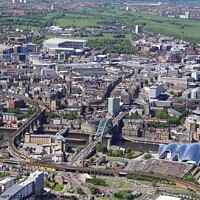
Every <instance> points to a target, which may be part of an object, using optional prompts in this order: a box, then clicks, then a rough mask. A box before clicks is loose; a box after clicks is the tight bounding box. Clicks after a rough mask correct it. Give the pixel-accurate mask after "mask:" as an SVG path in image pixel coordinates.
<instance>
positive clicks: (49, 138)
mask: <svg viewBox="0 0 200 200" xmlns="http://www.w3.org/2000/svg"><path fill="white" fill-rule="evenodd" d="M25 143H35V144H41V145H43V144H56V145H57V146H58V147H59V148H60V149H61V150H62V151H65V149H66V140H65V138H64V137H63V136H62V135H60V134H58V133H57V134H56V135H48V134H30V133H26V134H25Z"/></svg>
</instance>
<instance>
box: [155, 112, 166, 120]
mask: <svg viewBox="0 0 200 200" xmlns="http://www.w3.org/2000/svg"><path fill="white" fill-rule="evenodd" d="M156 117H157V118H158V119H167V118H168V117H169V115H168V114H167V111H166V110H160V111H158V112H157V113H156Z"/></svg>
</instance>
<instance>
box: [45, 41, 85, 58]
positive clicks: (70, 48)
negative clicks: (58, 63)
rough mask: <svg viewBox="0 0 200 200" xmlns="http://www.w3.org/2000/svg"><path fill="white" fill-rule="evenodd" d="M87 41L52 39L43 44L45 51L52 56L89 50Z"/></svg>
mask: <svg viewBox="0 0 200 200" xmlns="http://www.w3.org/2000/svg"><path fill="white" fill-rule="evenodd" d="M87 43H88V41H87V40H78V39H62V38H51V39H48V40H45V41H44V42H43V50H44V52H46V53H50V54H59V53H61V52H65V53H73V52H74V51H76V50H83V49H85V48H87Z"/></svg>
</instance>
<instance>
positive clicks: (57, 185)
mask: <svg viewBox="0 0 200 200" xmlns="http://www.w3.org/2000/svg"><path fill="white" fill-rule="evenodd" d="M63 188H64V185H60V184H58V183H56V185H55V186H54V187H53V188H52V190H54V191H57V192H59V191H61V190H63Z"/></svg>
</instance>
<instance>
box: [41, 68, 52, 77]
mask: <svg viewBox="0 0 200 200" xmlns="http://www.w3.org/2000/svg"><path fill="white" fill-rule="evenodd" d="M54 74H55V71H54V69H49V68H43V69H41V76H52V75H54Z"/></svg>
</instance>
